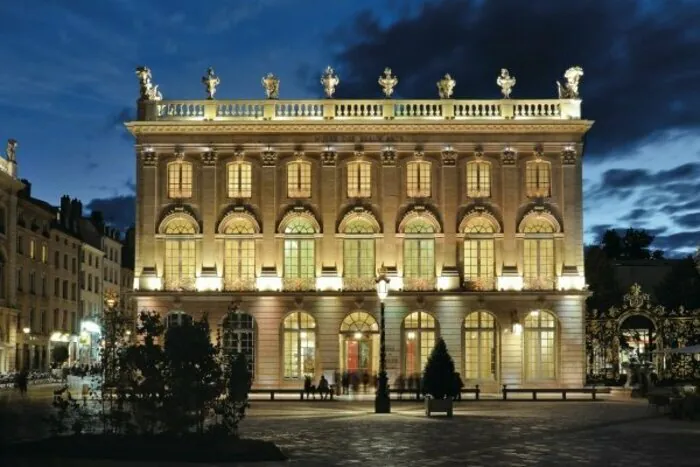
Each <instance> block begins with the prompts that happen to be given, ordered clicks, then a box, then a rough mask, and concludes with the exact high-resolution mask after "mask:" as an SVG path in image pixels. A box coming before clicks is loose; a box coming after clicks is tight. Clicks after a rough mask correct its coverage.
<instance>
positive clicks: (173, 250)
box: [165, 240, 196, 290]
mask: <svg viewBox="0 0 700 467" xmlns="http://www.w3.org/2000/svg"><path fill="white" fill-rule="evenodd" d="M195 266H196V263H195V241H194V240H166V241H165V283H166V287H168V290H173V289H178V288H182V289H190V288H192V287H194V279H195Z"/></svg>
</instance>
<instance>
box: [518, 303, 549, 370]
mask: <svg viewBox="0 0 700 467" xmlns="http://www.w3.org/2000/svg"><path fill="white" fill-rule="evenodd" d="M555 339H556V321H555V319H554V316H553V315H552V314H551V313H549V312H546V311H541V310H540V311H533V312H531V313H530V314H529V315H527V318H525V339H524V342H525V378H526V379H527V380H530V381H533V380H535V381H536V380H545V379H555V378H556V346H555V344H556V341H555Z"/></svg>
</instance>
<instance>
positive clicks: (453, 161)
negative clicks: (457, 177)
mask: <svg viewBox="0 0 700 467" xmlns="http://www.w3.org/2000/svg"><path fill="white" fill-rule="evenodd" d="M456 165H457V151H455V150H454V149H452V146H447V147H446V148H445V149H444V150H443V151H442V166H443V167H455V166H456Z"/></svg>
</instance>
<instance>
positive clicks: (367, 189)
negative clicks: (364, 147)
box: [348, 161, 372, 198]
mask: <svg viewBox="0 0 700 467" xmlns="http://www.w3.org/2000/svg"><path fill="white" fill-rule="evenodd" d="M370 196H372V164H370V163H369V162H367V161H352V162H348V197H349V198H369V197H370Z"/></svg>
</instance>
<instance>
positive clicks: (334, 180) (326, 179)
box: [311, 150, 341, 268]
mask: <svg viewBox="0 0 700 467" xmlns="http://www.w3.org/2000/svg"><path fill="white" fill-rule="evenodd" d="M337 161H338V153H336V152H335V151H333V150H327V151H324V152H322V153H321V180H319V181H318V182H316V181H314V180H312V181H311V182H312V183H313V184H315V185H317V186H320V192H321V197H320V199H319V205H320V208H321V222H322V225H323V239H322V240H321V267H333V266H336V267H337V268H340V266H339V265H338V264H336V263H337V262H338V260H339V258H338V257H337V256H336V251H335V243H336V238H335V235H334V234H335V224H336V218H337V216H338V211H337V206H338V199H337V193H338V190H337V187H338V183H339V182H340V180H339V177H340V176H341V175H340V172H339V171H338V169H337V167H336V165H337Z"/></svg>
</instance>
